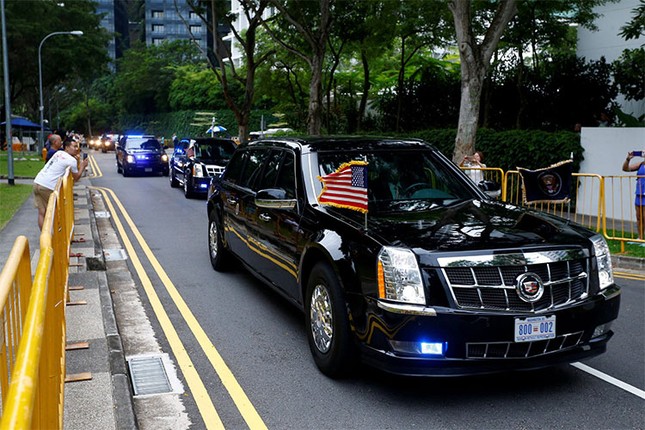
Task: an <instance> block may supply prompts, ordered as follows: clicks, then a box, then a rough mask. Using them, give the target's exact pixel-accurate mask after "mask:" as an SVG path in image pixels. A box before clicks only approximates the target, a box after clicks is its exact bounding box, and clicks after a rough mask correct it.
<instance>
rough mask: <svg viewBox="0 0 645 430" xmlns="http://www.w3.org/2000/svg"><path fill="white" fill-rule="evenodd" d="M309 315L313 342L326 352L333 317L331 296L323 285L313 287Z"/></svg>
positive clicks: (331, 333)
mask: <svg viewBox="0 0 645 430" xmlns="http://www.w3.org/2000/svg"><path fill="white" fill-rule="evenodd" d="M309 315H310V318H311V334H312V336H313V341H314V344H315V345H316V348H317V349H318V351H320V352H322V353H326V352H328V351H329V349H330V348H331V341H332V339H333V337H334V326H333V323H334V319H333V315H332V308H331V298H330V297H329V292H328V291H327V287H325V285H322V284H318V285H316V286H315V287H314V291H313V293H312V294H311V305H310V309H309Z"/></svg>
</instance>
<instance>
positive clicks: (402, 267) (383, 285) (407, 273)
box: [377, 246, 426, 305]
mask: <svg viewBox="0 0 645 430" xmlns="http://www.w3.org/2000/svg"><path fill="white" fill-rule="evenodd" d="M377 270H378V274H377V275H378V290H379V298H381V299H387V300H394V301H398V302H404V303H413V304H419V305H425V303H426V297H425V292H424V290H423V282H422V281H421V272H420V271H419V265H418V264H417V259H416V257H415V256H414V253H413V252H412V251H410V250H409V249H405V248H395V247H391V246H384V247H383V248H381V251H380V252H379V254H378V263H377Z"/></svg>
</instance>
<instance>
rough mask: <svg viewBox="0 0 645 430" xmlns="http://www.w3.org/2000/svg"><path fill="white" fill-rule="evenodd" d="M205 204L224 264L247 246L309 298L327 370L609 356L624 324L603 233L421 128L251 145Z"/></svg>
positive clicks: (214, 247)
mask: <svg viewBox="0 0 645 430" xmlns="http://www.w3.org/2000/svg"><path fill="white" fill-rule="evenodd" d="M323 183H324V187H323ZM207 208H208V209H207V210H208V220H209V223H208V224H209V227H208V236H209V253H210V259H211V263H212V265H213V267H214V268H215V269H216V270H225V269H226V268H227V267H229V266H228V264H229V263H228V259H229V258H230V257H231V256H235V257H237V259H238V260H239V261H241V262H242V263H243V264H244V265H245V266H246V267H247V268H248V269H249V270H250V271H251V272H252V273H253V274H254V275H255V276H257V277H258V278H259V279H261V280H262V281H264V282H265V283H266V284H268V285H270V286H271V287H273V288H274V289H275V290H276V291H277V292H279V293H281V294H282V295H283V296H284V297H286V298H287V299H288V300H289V301H290V302H291V303H293V304H295V305H296V306H297V307H298V308H300V309H301V310H303V311H304V314H305V322H306V334H307V337H308V340H309V346H310V349H311V352H312V354H313V357H314V361H315V362H316V364H317V366H318V367H319V369H320V370H321V371H322V372H323V373H325V374H327V375H329V376H331V377H337V376H343V375H345V374H347V372H348V371H350V370H351V369H352V367H353V366H354V365H355V364H356V363H357V362H358V361H359V360H362V361H363V362H365V363H368V364H371V365H373V366H375V367H377V368H380V369H383V370H385V371H387V372H392V373H397V374H406V375H464V374H474V373H488V372H495V371H507V370H515V369H535V368H540V367H546V366H551V365H555V364H558V363H567V362H573V361H577V360H580V359H583V358H587V357H591V356H594V355H598V354H601V353H602V352H604V351H605V350H606V345H607V342H608V341H609V339H610V338H611V337H612V335H613V332H612V331H611V324H612V321H614V320H615V319H616V318H617V316H618V310H619V305H620V288H619V287H618V286H616V285H615V284H614V279H613V274H612V268H611V261H610V255H609V250H608V248H607V244H606V242H605V240H604V238H603V237H602V236H601V235H599V234H596V233H594V232H592V231H589V230H587V229H585V228H583V227H581V226H579V225H576V224H574V223H572V222H569V221H567V220H564V219H562V218H559V217H555V216H551V215H548V214H545V213H542V212H538V211H535V210H529V209H526V208H520V207H516V206H512V205H509V204H506V203H503V202H498V201H495V200H493V199H491V198H489V197H488V196H487V195H486V194H485V193H484V192H482V191H481V190H480V189H479V188H478V186H477V185H475V184H474V183H473V182H472V181H471V180H469V178H468V177H467V176H466V175H464V173H462V172H461V171H460V169H459V168H458V167H457V166H456V165H454V163H452V162H451V161H449V160H448V159H447V158H446V157H444V156H443V155H442V154H441V153H440V152H439V151H437V150H436V149H435V148H433V147H432V146H430V145H429V144H427V143H425V142H423V141H420V140H397V139H376V138H364V139H357V138H355V139H347V138H326V139H315V138H308V139H292V138H290V139H287V138H276V139H265V140H259V141H255V142H251V143H249V144H247V145H242V146H240V147H239V148H238V149H237V151H236V152H235V154H234V156H233V158H232V160H231V161H230V162H229V164H228V166H227V167H226V169H225V171H224V173H223V174H222V175H221V176H220V177H219V178H216V179H214V180H213V184H212V186H211V188H210V190H209V199H208V204H207ZM365 210H367V213H364V211H365Z"/></svg>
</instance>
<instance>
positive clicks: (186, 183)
mask: <svg viewBox="0 0 645 430" xmlns="http://www.w3.org/2000/svg"><path fill="white" fill-rule="evenodd" d="M184 197H186V198H187V199H190V198H192V197H193V190H192V189H191V188H190V176H188V174H187V173H184Z"/></svg>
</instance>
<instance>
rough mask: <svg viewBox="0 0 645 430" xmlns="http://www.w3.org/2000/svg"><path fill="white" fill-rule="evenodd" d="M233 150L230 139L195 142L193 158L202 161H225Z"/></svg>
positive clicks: (229, 157)
mask: <svg viewBox="0 0 645 430" xmlns="http://www.w3.org/2000/svg"><path fill="white" fill-rule="evenodd" d="M233 152H235V144H234V143H233V142H232V141H222V142H207V143H199V142H198V143H197V144H195V158H197V159H198V160H201V161H204V162H215V163H227V162H228V161H229V160H230V159H231V157H232V156H233Z"/></svg>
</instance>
